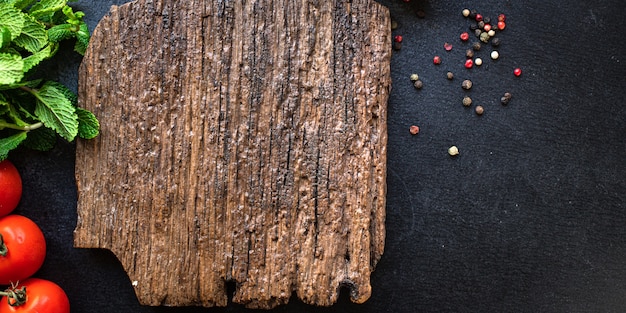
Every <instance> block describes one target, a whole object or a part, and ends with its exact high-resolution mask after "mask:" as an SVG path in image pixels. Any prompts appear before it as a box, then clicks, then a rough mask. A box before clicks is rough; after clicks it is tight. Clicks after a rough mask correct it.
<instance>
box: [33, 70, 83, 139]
mask: <svg viewBox="0 0 626 313" xmlns="http://www.w3.org/2000/svg"><path fill="white" fill-rule="evenodd" d="M33 94H34V95H35V97H36V98H37V105H36V107H35V115H36V116H37V117H38V118H39V120H40V121H41V122H43V124H44V125H45V126H46V127H49V128H51V129H53V130H55V131H56V132H57V134H59V135H60V136H61V137H63V138H64V139H65V140H67V141H73V140H74V138H75V137H76V135H77V134H78V116H77V115H76V108H75V107H74V106H73V105H72V102H71V101H70V100H68V99H67V98H66V97H65V95H64V94H63V92H62V91H60V90H59V89H57V88H56V87H55V86H54V85H53V84H50V83H49V82H46V83H44V85H43V86H42V87H41V89H39V91H34V93H33Z"/></svg>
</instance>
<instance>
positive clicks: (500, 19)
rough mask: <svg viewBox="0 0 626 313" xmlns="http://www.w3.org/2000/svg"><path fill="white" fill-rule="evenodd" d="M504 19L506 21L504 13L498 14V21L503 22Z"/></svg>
mask: <svg viewBox="0 0 626 313" xmlns="http://www.w3.org/2000/svg"><path fill="white" fill-rule="evenodd" d="M504 21H506V15H504V14H500V15H498V22H504Z"/></svg>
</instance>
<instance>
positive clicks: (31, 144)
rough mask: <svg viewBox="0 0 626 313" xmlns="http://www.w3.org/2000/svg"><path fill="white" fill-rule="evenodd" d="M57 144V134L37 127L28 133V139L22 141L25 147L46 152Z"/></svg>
mask: <svg viewBox="0 0 626 313" xmlns="http://www.w3.org/2000/svg"><path fill="white" fill-rule="evenodd" d="M56 142H57V134H56V133H55V132H54V130H52V129H50V128H47V127H39V128H37V129H35V130H31V131H29V132H28V138H26V140H24V142H23V144H24V146H25V147H27V148H29V149H33V150H38V151H48V150H50V149H52V148H54V145H55V144H56Z"/></svg>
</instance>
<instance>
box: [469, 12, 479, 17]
mask: <svg viewBox="0 0 626 313" xmlns="http://www.w3.org/2000/svg"><path fill="white" fill-rule="evenodd" d="M477 14H478V11H476V10H471V11H470V15H469V18H472V19H476V15H477Z"/></svg>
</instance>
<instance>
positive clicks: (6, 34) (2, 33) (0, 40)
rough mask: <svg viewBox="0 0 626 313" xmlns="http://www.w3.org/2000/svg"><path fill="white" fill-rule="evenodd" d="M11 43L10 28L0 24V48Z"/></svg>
mask: <svg viewBox="0 0 626 313" xmlns="http://www.w3.org/2000/svg"><path fill="white" fill-rule="evenodd" d="M9 45H11V30H9V28H7V27H6V26H2V25H0V50H1V49H3V48H5V47H8V46H9Z"/></svg>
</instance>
